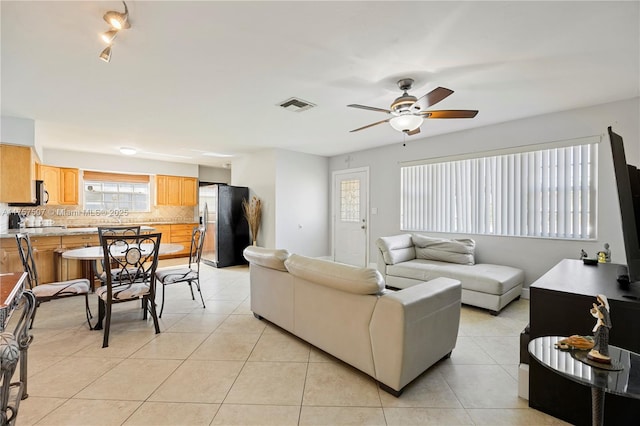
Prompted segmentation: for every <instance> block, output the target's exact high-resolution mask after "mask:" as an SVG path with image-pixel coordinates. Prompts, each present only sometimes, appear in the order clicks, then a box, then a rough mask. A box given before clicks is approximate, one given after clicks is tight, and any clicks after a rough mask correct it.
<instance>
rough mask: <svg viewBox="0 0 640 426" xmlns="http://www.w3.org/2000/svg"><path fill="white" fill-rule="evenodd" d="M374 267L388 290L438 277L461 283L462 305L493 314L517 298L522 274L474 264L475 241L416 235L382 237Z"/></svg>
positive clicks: (500, 267)
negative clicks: (486, 310) (485, 310)
mask: <svg viewBox="0 0 640 426" xmlns="http://www.w3.org/2000/svg"><path fill="white" fill-rule="evenodd" d="M376 245H377V248H378V256H377V267H378V270H379V271H380V273H381V274H382V275H383V277H384V279H385V282H386V284H387V286H388V287H392V288H399V289H404V288H408V287H411V286H413V285H416V284H418V283H422V282H425V281H429V280H433V279H435V278H438V277H447V278H451V279H455V280H458V281H460V282H461V284H462V303H464V304H466V305H471V306H476V307H479V308H483V309H488V310H489V311H490V312H491V313H492V314H493V315H498V314H499V313H500V311H501V310H502V309H503V308H504V307H505V306H507V305H508V304H509V303H510V302H511V301H513V300H515V299H518V298H519V297H520V293H521V292H522V286H523V283H524V272H523V271H522V270H521V269H518V268H513V267H511V266H504V265H493V264H488V263H475V256H474V251H475V242H474V241H473V240H470V239H460V240H447V239H442V238H431V237H427V236H425V235H418V234H414V235H411V234H400V235H394V236H390V237H381V238H378V240H377V241H376Z"/></svg>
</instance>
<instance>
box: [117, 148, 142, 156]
mask: <svg viewBox="0 0 640 426" xmlns="http://www.w3.org/2000/svg"><path fill="white" fill-rule="evenodd" d="M137 152H138V150H137V149H135V148H129V147H127V146H123V147H121V148H120V154H123V155H135V154H136V153H137Z"/></svg>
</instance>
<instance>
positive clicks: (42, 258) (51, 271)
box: [16, 236, 60, 284]
mask: <svg viewBox="0 0 640 426" xmlns="http://www.w3.org/2000/svg"><path fill="white" fill-rule="evenodd" d="M16 248H17V247H16ZM31 248H32V249H33V258H34V260H35V262H36V269H37V270H38V283H39V284H46V283H51V282H55V281H57V276H56V254H57V251H58V249H59V248H60V237H35V236H31Z"/></svg>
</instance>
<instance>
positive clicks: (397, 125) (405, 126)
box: [389, 114, 424, 132]
mask: <svg viewBox="0 0 640 426" xmlns="http://www.w3.org/2000/svg"><path fill="white" fill-rule="evenodd" d="M423 122H424V119H423V118H422V117H420V116H419V115H413V114H403V115H397V116H395V117H393V118H392V119H391V120H389V124H391V127H393V128H394V129H395V130H397V131H399V132H411V131H413V130H415V129H417V128H418V127H420V126H422V123H423Z"/></svg>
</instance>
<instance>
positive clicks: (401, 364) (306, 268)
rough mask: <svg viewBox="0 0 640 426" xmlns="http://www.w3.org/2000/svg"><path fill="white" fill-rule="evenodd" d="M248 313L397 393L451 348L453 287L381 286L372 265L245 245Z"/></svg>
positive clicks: (444, 282) (455, 311)
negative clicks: (346, 262)
mask: <svg viewBox="0 0 640 426" xmlns="http://www.w3.org/2000/svg"><path fill="white" fill-rule="evenodd" d="M244 256H245V258H246V259H247V260H248V261H249V264H250V280H251V310H252V311H253V313H254V315H255V316H256V317H257V318H265V319H267V320H269V321H270V322H272V323H274V324H276V325H278V326H279V327H281V328H283V329H285V330H287V331H289V332H291V333H293V334H294V335H296V336H298V337H300V338H302V339H304V340H306V341H307V342H309V343H311V344H312V345H314V346H316V347H318V348H320V349H322V350H323V351H325V352H328V353H329V354H331V355H333V356H335V357H336V358H339V359H341V360H342V361H344V362H346V363H348V364H350V365H352V366H353V367H355V368H357V369H359V370H361V371H363V372H364V373H366V374H368V375H369V376H371V377H373V378H374V379H376V380H377V382H378V384H379V385H380V387H381V388H382V389H384V390H386V391H387V392H389V393H391V394H393V395H395V396H399V395H400V393H401V392H402V390H403V388H404V387H405V386H406V385H407V384H408V383H410V382H411V381H412V380H413V379H415V378H416V377H417V376H419V375H420V374H422V373H423V372H424V371H425V370H426V369H428V368H429V367H430V366H432V365H433V364H434V363H436V362H437V361H438V360H440V359H442V358H445V357H448V356H449V355H450V354H451V351H452V350H453V348H454V347H455V345H456V339H457V335H458V326H459V323H460V294H461V293H460V291H461V287H460V282H459V281H456V280H453V279H449V278H438V279H435V280H432V281H430V282H429V283H421V284H417V285H415V286H412V287H411V288H408V289H405V290H401V291H390V290H387V289H385V284H384V281H383V279H382V276H381V275H380V273H379V272H378V271H376V270H375V269H372V268H357V267H354V266H349V265H344V264H338V263H334V262H330V261H326V260H320V259H312V258H308V257H304V256H299V255H295V254H292V255H290V254H289V253H288V252H287V251H286V250H272V249H266V248H261V247H254V246H251V247H247V249H245V251H244Z"/></svg>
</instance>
